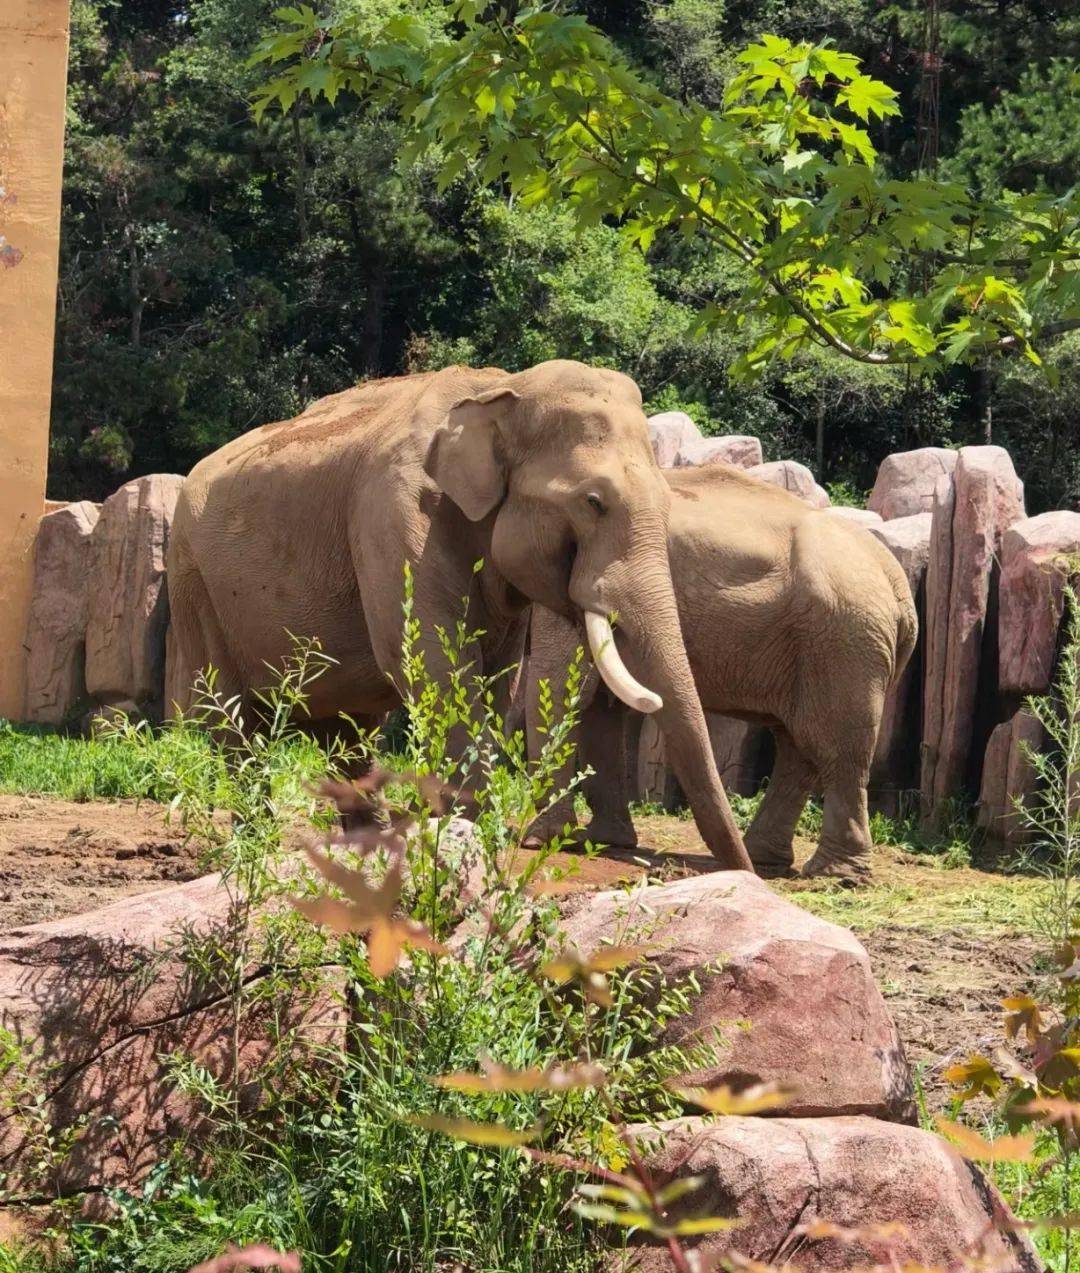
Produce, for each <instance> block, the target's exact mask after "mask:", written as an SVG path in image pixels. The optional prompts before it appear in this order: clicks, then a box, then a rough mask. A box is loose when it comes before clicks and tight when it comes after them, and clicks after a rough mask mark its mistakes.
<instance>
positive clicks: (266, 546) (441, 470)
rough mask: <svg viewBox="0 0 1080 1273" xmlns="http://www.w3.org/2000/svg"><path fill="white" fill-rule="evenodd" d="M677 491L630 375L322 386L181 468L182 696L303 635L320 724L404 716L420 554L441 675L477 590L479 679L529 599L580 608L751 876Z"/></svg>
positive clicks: (181, 700)
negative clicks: (690, 630) (712, 726)
mask: <svg viewBox="0 0 1080 1273" xmlns="http://www.w3.org/2000/svg"><path fill="white" fill-rule="evenodd" d="M670 501H671V494H670V490H669V488H668V486H667V483H666V482H665V481H664V478H663V475H662V474H661V472H660V470H659V469H658V468H657V465H656V462H655V460H654V458H653V453H652V449H651V447H650V444H649V436H648V431H647V428H646V421H645V416H644V414H643V412H642V408H641V394H640V391H639V390H638V388H637V386H636V385H635V384H634V382H633V381H632V380H631V379H630V378H629V377H627V376H624V375H621V374H619V373H617V372H613V371H606V370H598V369H594V368H590V367H586V366H584V365H582V364H581V363H576V362H566V361H553V362H547V363H542V364H540V365H539V366H536V367H532V368H530V369H529V370H527V371H522V372H518V373H516V374H508V373H506V372H504V371H499V370H497V369H494V368H484V369H479V370H477V369H472V368H467V367H449V368H446V369H445V370H443V371H437V372H430V373H426V374H422V375H414V376H403V377H397V378H391V379H387V380H380V381H374V382H370V383H367V384H363V385H360V386H359V387H357V388H354V389H349V390H346V391H345V392H344V393H339V394H336V395H334V396H332V397H329V398H324V399H322V400H320V401H319V402H316V403H314V404H313V405H312V406H311V407H309V408H308V409H307V410H306V411H305V412H303V414H302V415H300V416H298V417H296V419H294V420H286V421H283V422H280V423H277V424H268V425H263V426H262V427H261V428H257V429H253V430H252V431H251V432H250V433H246V434H244V435H243V436H242V437H239V438H237V439H235V440H234V441H232V442H230V443H228V444H227V445H226V446H224V447H222V448H221V449H220V450H218V451H215V452H214V453H213V454H212V455H210V456H208V457H207V458H206V459H204V460H202V461H201V462H200V463H199V464H197V465H196V466H195V468H194V469H193V470H192V472H191V475H190V476H189V477H188V478H187V480H186V481H185V483H184V486H183V489H182V491H181V494H180V499H179V502H178V504H177V509H176V515H175V519H174V523H173V530H172V538H171V543H170V548H169V563H168V572H169V574H168V578H169V598H170V606H171V611H172V630H171V636H170V646H171V648H170V652H169V660H168V669H167V686H166V690H167V696H168V699H169V700H170V701H171V702H175V703H176V704H177V705H179V706H180V707H183V706H184V705H185V704H186V702H187V701H188V697H189V694H190V687H191V685H192V682H193V680H194V677H195V675H196V673H197V672H198V670H199V669H200V668H202V667H204V666H206V665H208V664H212V665H213V666H214V667H216V668H217V669H218V676H219V686H220V688H221V689H222V690H223V691H224V692H225V693H227V694H232V693H236V694H240V695H245V694H249V693H250V692H251V691H252V690H254V689H256V688H257V687H259V686H260V685H262V684H263V683H264V682H265V680H266V668H267V665H270V666H274V665H278V664H280V663H281V660H282V658H283V656H284V655H285V654H286V653H287V652H288V648H289V636H288V634H289V633H293V634H296V635H300V636H317V637H319V638H320V640H321V641H322V643H323V646H324V648H325V649H326V651H327V652H328V653H329V654H330V655H331V656H332V657H333V658H334V659H335V660H336V663H335V665H334V667H333V668H332V669H331V671H330V672H328V673H327V674H326V675H324V676H323V677H321V678H320V679H319V680H318V681H317V682H316V683H315V684H314V685H313V687H312V700H311V702H310V704H309V706H310V709H311V713H312V717H313V718H314V719H316V720H318V719H319V718H323V719H324V720H333V719H336V717H337V715H338V713H339V712H340V711H342V710H344V711H348V712H350V713H352V714H354V715H357V716H375V715H378V714H380V713H382V712H384V711H386V710H388V709H390V708H391V707H393V706H394V705H395V704H396V702H397V699H398V696H397V694H396V692H395V689H394V681H395V678H396V677H397V675H398V672H399V663H400V657H401V646H402V623H403V616H402V600H403V577H404V567H405V564H406V563H409V564H410V566H411V570H412V576H413V589H414V598H415V600H414V605H415V613H416V615H417V617H418V618H419V620H420V622H421V626H422V629H423V638H422V641H423V649H424V655H425V659H426V663H427V667H428V669H429V671H430V672H431V673H432V674H433V675H434V676H435V677H436V678H437V679H438V678H442V677H445V676H446V675H447V672H448V669H447V667H446V664H445V658H444V654H443V651H442V648H441V646H440V643H439V641H438V638H437V635H436V628H437V626H439V625H442V626H445V627H446V628H452V626H453V625H454V623H455V622H456V621H457V620H458V619H459V618H460V612H461V603H462V598H463V597H466V596H467V597H468V598H469V621H470V625H471V626H472V627H474V628H476V629H478V630H482V631H483V636H482V637H481V638H480V639H479V642H478V644H477V647H476V648H475V649H474V650H472V651H470V654H471V656H472V658H473V659H474V660H475V663H476V665H477V666H478V667H479V668H480V669H483V670H485V671H493V670H497V669H500V668H502V667H505V666H508V665H509V664H511V663H513V662H514V661H515V659H516V658H517V655H518V652H519V650H520V647H521V642H522V639H523V634H524V629H525V622H526V618H527V610H528V606H529V604H530V603H531V602H537V603H539V604H540V605H542V606H545V607H547V608H548V609H549V610H550V611H552V612H554V613H556V614H559V615H561V616H563V617H564V618H565V619H567V620H569V621H571V622H572V623H574V624H575V625H580V624H581V623H582V622H583V623H584V626H585V629H586V633H587V637H588V641H589V645H590V648H591V649H592V651H593V654H594V657H595V659H596V664H597V667H598V669H599V671H600V674H601V675H602V676H603V678H604V680H605V682H606V683H607V685H608V686H609V687H610V689H611V691H612V692H613V693H614V694H616V695H618V697H619V698H620V699H621V700H622V701H624V702H626V703H627V704H629V705H630V706H632V707H634V708H635V709H637V710H639V711H652V712H655V713H656V714H657V719H658V722H659V724H660V727H661V729H662V731H663V733H664V736H665V739H666V743H667V748H668V756H669V758H670V763H671V765H672V767H673V769H674V770H675V772H676V774H677V775H678V778H679V781H680V782H681V784H682V787H683V790H684V791H685V792H686V793H687V798H688V799H689V801H690V804H691V807H692V809H693V811H694V814H695V816H696V818H697V821H698V826H699V828H700V830H701V833H702V835H703V837H704V839H705V841H706V843H707V844H708V845H709V848H710V849H711V850H712V852H713V853H714V854H715V855H716V857H717V858H718V860H719V861H720V862H721V863H723V864H724V865H725V866H728V867H732V868H739V869H750V862H749V859H748V857H747V855H746V851H745V849H744V847H743V844H742V839H741V837H740V835H739V831H738V828H737V827H736V825H735V821H734V819H733V817H732V814H731V810H730V808H729V806H728V802H727V799H726V797H725V794H724V790H723V787H722V785H721V783H720V779H719V776H718V775H717V772H716V766H715V763H714V760H713V755H712V750H711V748H710V745H709V735H708V731H707V728H706V723H705V717H704V714H703V712H702V708H701V703H700V701H699V699H698V695H697V691H696V690H695V688H694V681H693V677H692V675H691V672H690V665H689V662H688V660H687V655H686V649H685V646H684V644H683V637H682V632H681V629H680V626H679V614H678V609H677V606H676V602H675V594H674V590H673V587H672V582H671V572H670V569H669V566H668V555H667V525H668V513H669V507H670ZM481 558H482V559H483V560H484V562H485V566H484V568H483V569H482V570H481V571H480V572H479V573H475V572H474V569H473V567H474V563H476V562H477V561H478V560H479V559H481ZM612 612H617V613H618V615H619V616H620V619H619V625H618V627H619V630H618V635H617V637H616V636H615V635H614V634H613V632H612V627H611V624H610V622H609V615H610V614H612Z"/></svg>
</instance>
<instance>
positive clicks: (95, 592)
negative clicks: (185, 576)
mask: <svg viewBox="0 0 1080 1273" xmlns="http://www.w3.org/2000/svg"><path fill="white" fill-rule="evenodd" d="M183 480H184V479H183V478H182V477H177V476H176V475H175V474H172V473H155V474H153V475H152V476H150V477H141V478H138V479H137V480H136V481H134V482H128V483H127V485H126V486H122V487H121V488H120V489H119V490H118V491H117V492H115V494H113V495H110V496H109V498H108V499H107V500H106V501H105V503H104V504H103V505H102V508H101V516H100V518H99V519H98V523H97V526H96V527H95V528H94V533H93V535H92V536H91V541H90V582H89V587H90V608H89V616H88V621H87V626H86V688H87V691H88V693H89V694H90V695H91V696H92V697H93V698H94V699H96V700H97V702H99V703H102V704H115V703H129V702H130V703H138V704H143V703H148V702H149V703H151V704H156V705H159V704H160V702H161V700H162V698H163V695H164V680H165V630H166V628H167V627H168V622H169V601H168V593H167V591H166V586H165V556H166V552H167V550H168V545H169V528H170V526H171V524H172V516H173V510H174V509H175V507H176V497H177V495H178V494H179V493H180V487H181V485H182V484H183Z"/></svg>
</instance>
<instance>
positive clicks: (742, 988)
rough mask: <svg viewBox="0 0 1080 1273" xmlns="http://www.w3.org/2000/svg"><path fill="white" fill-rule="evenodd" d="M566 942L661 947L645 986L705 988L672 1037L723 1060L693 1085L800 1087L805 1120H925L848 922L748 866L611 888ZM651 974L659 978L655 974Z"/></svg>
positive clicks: (576, 920) (579, 917) (591, 902)
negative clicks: (815, 908) (817, 910)
mask: <svg viewBox="0 0 1080 1273" xmlns="http://www.w3.org/2000/svg"><path fill="white" fill-rule="evenodd" d="M565 931H566V942H567V945H568V946H570V947H572V948H574V949H576V950H578V951H580V952H582V953H585V954H589V953H592V952H593V951H595V950H597V949H599V948H600V947H601V946H603V945H605V944H607V943H610V942H614V943H616V944H622V943H623V942H628V941H629V942H638V941H645V942H648V943H651V944H652V945H653V952H652V953H651V955H650V958H649V961H648V964H649V967H648V969H647V970H646V971H645V972H644V973H643V974H642V976H643V983H642V984H643V990H642V992H643V993H654V992H655V989H656V980H655V979H656V978H657V977H659V978H662V979H663V980H664V981H666V982H668V983H674V984H682V983H685V982H686V981H687V979H688V978H689V977H690V976H691V975H693V976H695V977H696V978H697V979H698V981H699V983H700V986H701V990H700V992H699V993H696V994H693V995H692V1005H691V1007H690V1010H689V1012H688V1013H687V1014H686V1015H685V1016H682V1017H678V1018H675V1019H674V1020H672V1021H671V1023H670V1024H669V1026H668V1027H667V1029H666V1031H665V1033H664V1036H663V1041H664V1042H666V1043H674V1044H680V1045H686V1046H691V1045H698V1046H700V1047H703V1048H709V1047H710V1045H711V1044H713V1043H715V1044H716V1045H717V1047H716V1055H715V1056H710V1058H709V1060H708V1062H707V1063H706V1064H705V1066H704V1068H702V1069H694V1070H692V1071H690V1072H689V1073H688V1074H687V1075H686V1081H687V1082H688V1083H692V1084H698V1085H705V1086H709V1087H712V1086H715V1085H717V1084H719V1083H734V1084H740V1083H745V1082H747V1081H748V1080H750V1079H753V1080H761V1081H778V1082H784V1083H790V1084H792V1085H794V1086H795V1087H796V1088H797V1089H798V1095H797V1096H796V1097H795V1098H794V1100H793V1101H792V1102H791V1104H790V1107H789V1109H790V1112H791V1113H792V1114H798V1115H825V1114H840V1113H870V1114H874V1115H877V1116H880V1117H882V1118H889V1119H910V1118H912V1117H913V1107H912V1087H911V1074H910V1071H909V1069H908V1065H907V1061H906V1059H905V1056H904V1049H903V1046H902V1044H901V1042H900V1038H899V1036H898V1034H897V1032H896V1027H895V1026H894V1025H893V1023H892V1020H891V1018H890V1017H889V1013H888V1010H887V1008H886V1007H885V1002H884V1000H883V999H882V997H881V993H880V992H879V990H878V988H877V986H876V985H875V984H874V978H873V975H872V974H871V972H870V962H869V960H868V958H867V955H866V952H865V951H864V950H863V948H862V946H860V945H859V943H858V942H857V941H856V939H855V938H854V937H853V936H852V934H851V933H850V932H848V931H847V929H843V928H839V927H838V926H836V925H835V924H829V923H826V922H825V921H824V920H821V919H818V918H816V917H815V916H813V915H810V914H809V913H808V912H807V911H805V910H802V909H801V908H800V907H797V906H794V905H792V903H790V902H788V901H785V900H784V899H783V898H781V897H779V896H778V895H777V894H776V893H774V892H773V891H772V890H771V889H770V888H769V886H768V885H767V884H766V883H765V882H764V881H762V880H760V879H758V878H757V876H754V875H750V874H749V873H747V872H743V871H716V872H714V873H713V874H710V875H702V876H697V877H695V878H692V879H686V880H679V881H677V882H675V883H673V884H661V885H656V886H653V887H651V888H645V889H642V890H639V891H636V892H634V893H633V894H632V895H631V897H629V898H628V896H627V894H626V893H623V892H619V893H599V894H596V895H595V896H594V897H591V898H590V899H588V901H587V902H586V903H585V905H584V906H583V907H582V908H581V909H580V910H578V911H577V912H576V914H574V915H573V916H571V917H570V918H569V919H568V920H567V922H566V928H565ZM650 978H652V979H653V980H652V981H651V983H650V980H649V979H650Z"/></svg>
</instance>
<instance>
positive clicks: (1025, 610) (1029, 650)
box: [998, 510, 1080, 695]
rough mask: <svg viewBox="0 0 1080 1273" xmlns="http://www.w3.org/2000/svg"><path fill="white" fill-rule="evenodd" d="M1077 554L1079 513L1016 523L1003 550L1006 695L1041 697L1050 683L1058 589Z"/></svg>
mask: <svg viewBox="0 0 1080 1273" xmlns="http://www.w3.org/2000/svg"><path fill="white" fill-rule="evenodd" d="M1077 553H1080V513H1072V512H1068V511H1067V510H1060V511H1058V512H1053V513H1042V514H1040V515H1039V516H1038V517H1028V518H1025V519H1024V520H1023V521H1019V522H1016V523H1015V524H1014V525H1012V526H1010V527H1009V529H1008V530H1007V531H1006V532H1005V536H1004V539H1003V540H1002V545H1001V582H1000V589H999V606H998V652H999V658H998V667H999V669H1000V679H1001V691H1002V693H1004V694H1019V695H1022V694H1041V693H1043V691H1044V690H1046V689H1048V688H1049V686H1050V682H1051V680H1052V679H1053V673H1054V657H1055V655H1056V653H1057V645H1058V630H1059V628H1060V627H1061V618H1062V613H1063V610H1064V604H1065V602H1064V596H1063V589H1062V585H1063V584H1064V581H1065V578H1066V576H1067V575H1068V573H1069V570H1068V560H1067V559H1068V558H1070V557H1075V556H1076V554H1077Z"/></svg>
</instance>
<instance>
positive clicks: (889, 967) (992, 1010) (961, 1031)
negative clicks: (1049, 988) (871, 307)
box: [859, 927, 1045, 1113]
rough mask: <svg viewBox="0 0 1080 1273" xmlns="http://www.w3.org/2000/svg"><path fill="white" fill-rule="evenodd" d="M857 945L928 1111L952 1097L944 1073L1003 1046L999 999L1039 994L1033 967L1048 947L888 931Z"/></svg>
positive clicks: (1011, 939) (1012, 939)
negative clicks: (864, 952) (863, 949)
mask: <svg viewBox="0 0 1080 1273" xmlns="http://www.w3.org/2000/svg"><path fill="white" fill-rule="evenodd" d="M859 940H860V941H861V942H862V944H863V945H864V946H865V947H866V950H867V953H868V954H869V956H870V964H871V967H872V968H873V970H874V977H875V979H876V981H877V983H878V986H879V987H880V988H881V992H882V994H883V995H884V996H885V1002H886V1003H887V1004H888V1005H889V1011H890V1012H891V1013H892V1017H893V1020H894V1021H895V1022H896V1028H897V1029H898V1030H899V1031H900V1037H901V1039H903V1041H904V1048H905V1050H906V1051H907V1056H908V1060H909V1061H910V1062H911V1064H912V1066H913V1067H916V1068H917V1069H918V1071H919V1076H920V1081H921V1084H922V1088H923V1094H924V1096H925V1099H926V1104H927V1107H928V1108H929V1109H930V1110H931V1112H934V1113H937V1112H940V1111H941V1110H943V1109H944V1108H945V1107H946V1106H947V1105H948V1103H949V1098H950V1096H951V1095H953V1091H954V1089H952V1088H950V1087H949V1085H948V1084H947V1083H946V1082H945V1081H944V1079H943V1078H942V1073H943V1071H944V1070H945V1069H946V1068H947V1067H948V1066H950V1065H952V1064H954V1063H955V1062H957V1061H963V1060H964V1059H965V1058H966V1057H967V1056H968V1055H969V1054H970V1053H972V1052H979V1053H982V1054H983V1055H984V1056H985V1055H987V1054H988V1053H989V1052H990V1051H992V1050H993V1049H994V1048H996V1047H999V1046H1000V1045H1001V1044H1002V1043H1003V1042H1004V1039H1005V1035H1004V1031H1003V1029H1002V1019H1003V1018H1002V1007H1001V1001H1002V999H1005V998H1006V997H1008V996H1009V995H1018V994H1024V993H1037V985H1036V982H1037V976H1036V972H1035V966H1036V961H1037V960H1038V958H1039V955H1040V954H1041V953H1042V952H1043V951H1044V949H1045V943H1040V942H1038V941H1037V940H1036V939H1035V938H1033V937H1024V936H1018V935H1011V934H1009V935H1002V936H1000V937H979V936H973V935H971V934H965V933H948V932H933V933H930V932H924V931H922V930H920V929H917V928H890V927H882V928H877V929H874V930H872V931H871V932H867V933H860V934H859Z"/></svg>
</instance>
